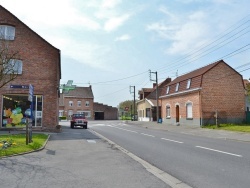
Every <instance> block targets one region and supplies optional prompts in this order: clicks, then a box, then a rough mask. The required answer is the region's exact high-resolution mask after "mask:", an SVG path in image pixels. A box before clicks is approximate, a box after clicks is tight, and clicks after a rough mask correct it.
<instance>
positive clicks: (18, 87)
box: [10, 85, 29, 89]
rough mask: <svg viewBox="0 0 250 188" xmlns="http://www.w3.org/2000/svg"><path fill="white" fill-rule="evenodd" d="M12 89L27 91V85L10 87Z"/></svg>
mask: <svg viewBox="0 0 250 188" xmlns="http://www.w3.org/2000/svg"><path fill="white" fill-rule="evenodd" d="M10 88H13V89H29V85H10Z"/></svg>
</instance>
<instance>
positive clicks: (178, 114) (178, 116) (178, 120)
mask: <svg viewBox="0 0 250 188" xmlns="http://www.w3.org/2000/svg"><path fill="white" fill-rule="evenodd" d="M175 108H176V123H179V122H180V107H179V105H176V107H175Z"/></svg>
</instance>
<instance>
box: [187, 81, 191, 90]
mask: <svg viewBox="0 0 250 188" xmlns="http://www.w3.org/2000/svg"><path fill="white" fill-rule="evenodd" d="M190 85H191V79H188V81H187V89H189V88H190Z"/></svg>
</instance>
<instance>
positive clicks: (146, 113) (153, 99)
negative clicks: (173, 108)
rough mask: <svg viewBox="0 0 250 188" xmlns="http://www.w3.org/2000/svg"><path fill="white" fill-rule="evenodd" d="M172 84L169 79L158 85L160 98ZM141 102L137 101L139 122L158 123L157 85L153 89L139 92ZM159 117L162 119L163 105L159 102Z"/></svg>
mask: <svg viewBox="0 0 250 188" xmlns="http://www.w3.org/2000/svg"><path fill="white" fill-rule="evenodd" d="M170 82H171V78H167V79H166V80H164V81H163V82H162V83H160V84H159V85H158V96H160V95H161V93H162V92H163V91H164V90H165V86H166V85H167V84H169V83H170ZM138 94H139V101H137V102H136V103H137V114H138V121H157V96H156V84H154V85H153V88H142V89H141V90H139V91H138ZM158 110H159V117H161V104H160V103H159V102H158Z"/></svg>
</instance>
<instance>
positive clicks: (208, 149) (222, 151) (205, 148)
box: [195, 146, 242, 157]
mask: <svg viewBox="0 0 250 188" xmlns="http://www.w3.org/2000/svg"><path fill="white" fill-rule="evenodd" d="M195 147H197V148H201V149H206V150H210V151H215V152H219V153H224V154H227V155H233V156H236V157H242V155H237V154H234V153H228V152H225V151H220V150H216V149H211V148H206V147H202V146H195Z"/></svg>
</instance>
